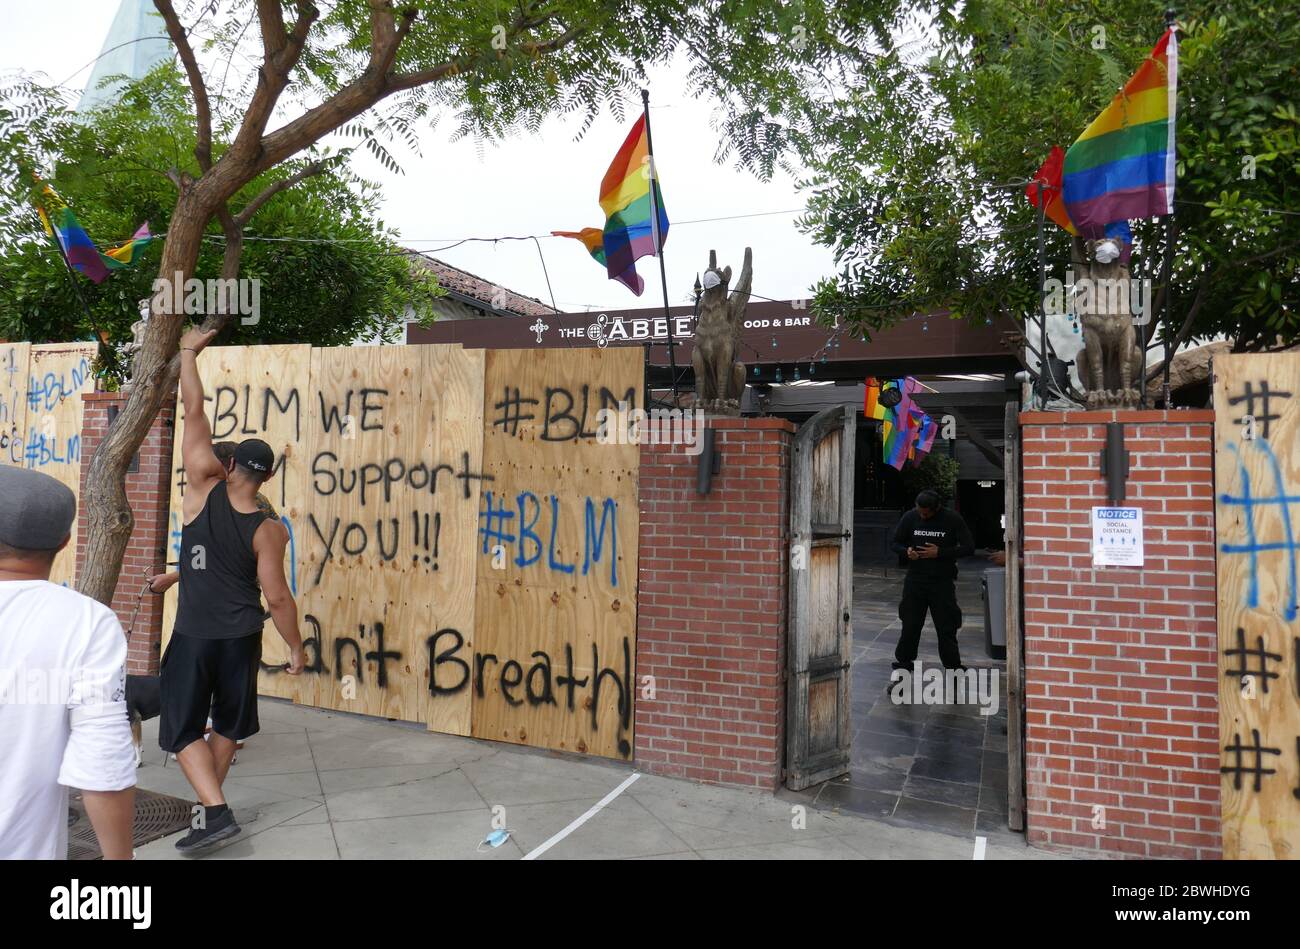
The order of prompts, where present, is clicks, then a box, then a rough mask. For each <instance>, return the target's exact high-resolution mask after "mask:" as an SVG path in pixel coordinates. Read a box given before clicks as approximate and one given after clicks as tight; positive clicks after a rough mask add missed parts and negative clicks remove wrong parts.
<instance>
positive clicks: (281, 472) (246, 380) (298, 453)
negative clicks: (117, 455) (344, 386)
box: [163, 345, 316, 704]
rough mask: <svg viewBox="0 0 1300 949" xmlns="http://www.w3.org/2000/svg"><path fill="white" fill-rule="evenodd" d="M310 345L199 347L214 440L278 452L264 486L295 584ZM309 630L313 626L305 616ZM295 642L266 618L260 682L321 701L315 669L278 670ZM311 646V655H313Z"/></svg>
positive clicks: (175, 478) (178, 519) (175, 554)
mask: <svg viewBox="0 0 1300 949" xmlns="http://www.w3.org/2000/svg"><path fill="white" fill-rule="evenodd" d="M311 353H312V350H311V347H310V346H297V345H285V346H221V347H212V348H210V349H206V350H204V351H203V352H202V353H200V354H199V357H198V365H199V375H200V377H201V378H202V379H203V387H204V405H205V407H206V411H207V416H208V422H209V424H210V426H211V429H212V440H213V442H214V443H216V442H220V441H234V442H239V441H243V440H244V439H246V438H260V439H262V440H263V441H265V442H266V443H267V444H269V445H270V446H271V448H272V450H274V452H275V457H276V467H275V472H274V474H273V475H272V477H271V479H270V480H269V481H268V482H267V483H266V486H265V487H264V488H263V491H262V494H263V496H265V497H266V499H267V500H268V501H270V503H271V505H272V506H273V507H274V508H275V509H276V512H277V513H278V514H279V515H280V519H281V522H282V523H283V524H284V525H285V526H286V527H288V528H289V532H290V542H289V547H288V549H287V550H286V551H285V576H286V577H287V578H288V580H289V586H290V589H291V591H293V592H294V593H295V595H296V594H297V593H298V591H299V590H301V580H302V575H303V572H304V567H303V565H302V563H301V553H300V552H301V549H302V539H303V533H304V530H305V529H306V522H305V517H306V512H305V508H304V506H303V499H304V498H305V497H306V492H307V478H308V473H307V471H308V464H309V458H308V456H307V455H308V453H307V435H308V431H309V415H310V413H311V411H312V405H311V403H310V401H309V399H310V374H311ZM184 433H185V409H184V406H182V405H179V404H178V406H177V420H176V437H175V441H174V446H173V454H172V471H171V506H170V514H169V525H170V527H169V533H168V548H167V549H168V555H167V561H168V569H169V570H175V569H176V565H177V563H178V562H179V558H180V555H181V549H180V540H181V534H180V531H181V525H182V523H183V517H182V513H181V501H182V499H183V497H184V493H185V466H184V464H183V462H182V452H181V446H182V445H183V444H184ZM177 594H178V589H177V587H172V588H171V589H170V590H169V591H168V592H167V596H166V600H165V602H164V604H163V645H164V647H165V646H166V642H167V640H168V639H169V638H170V637H171V633H172V627H173V625H174V623H175V618H176V597H177ZM299 628H300V631H301V632H302V634H303V636H304V638H306V637H307V636H309V635H310V633H311V630H310V627H309V626H308V625H306V624H304V623H302V622H301V621H300V624H299ZM288 655H289V653H288V649H287V647H286V646H285V645H284V640H283V639H281V638H280V634H279V633H278V632H277V631H276V629H275V624H274V623H271V622H269V621H268V622H267V624H266V627H265V629H264V631H263V640H262V673H261V675H260V676H259V680H258V688H259V691H260V692H261V693H262V694H263V695H275V696H279V697H281V698H291V699H294V700H295V701H299V702H304V703H306V704H315V700H316V694H315V688H316V684H315V682H314V680H311V679H309V678H308V677H300V678H297V679H295V678H293V677H290V676H286V675H283V674H281V673H280V672H279V666H280V665H282V664H283V663H284V662H285V660H286V659H288ZM310 658H311V656H310V651H309V654H308V659H309V661H310Z"/></svg>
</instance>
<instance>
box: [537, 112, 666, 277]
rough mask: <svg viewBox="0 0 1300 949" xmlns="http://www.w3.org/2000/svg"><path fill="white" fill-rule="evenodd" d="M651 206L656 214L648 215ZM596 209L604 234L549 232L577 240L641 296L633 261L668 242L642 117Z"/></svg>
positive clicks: (606, 179)
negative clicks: (601, 215) (602, 216)
mask: <svg viewBox="0 0 1300 949" xmlns="http://www.w3.org/2000/svg"><path fill="white" fill-rule="evenodd" d="M652 187H653V188H654V193H653V197H652V195H651V190H650V189H651V188H652ZM652 205H653V206H654V207H656V208H657V209H658V212H659V213H658V214H654V213H652V210H651V208H652ZM600 206H601V209H602V210H604V212H605V227H604V230H598V229H597V228H594V227H585V228H583V229H582V230H581V231H551V233H552V234H554V235H555V236H556V237H572V238H573V239H575V240H579V241H581V242H582V244H583V246H584V247H586V248H587V253H589V254H591V256H592V257H593V258H594V259H595V260H596V261H597V263H601V264H604V265H605V272H606V273H607V274H609V279H611V280H617V281H618V282H619V283H621V284H623V285H624V286H625V287H627V288H628V289H629V290H631V291H632V292H633V293H635V294H636V295H637V296H640V295H641V292H642V291H643V290H644V289H645V282H644V281H643V280H642V279H641V277H640V275H639V274H638V273H637V272H636V261H637V260H639V259H640V258H642V257H653V256H655V255H656V254H658V253H659V252H660V251H662V250H663V246H664V240H665V239H666V238H667V237H668V212H667V211H665V210H664V198H663V194H662V193H661V192H660V191H659V180H658V174H657V173H656V172H655V169H654V159H653V156H651V154H650V140H649V136H648V134H647V132H646V124H645V116H644V115H642V116H641V117H640V118H639V119H637V120H636V124H635V125H633V126H632V131H630V132H629V133H628V135H627V138H626V139H624V140H623V144H622V146H621V147H620V148H619V150H618V153H617V154H616V155H615V156H614V160H613V161H612V162H610V164H609V169H608V170H607V171H606V172H605V177H604V178H603V179H601V182H600Z"/></svg>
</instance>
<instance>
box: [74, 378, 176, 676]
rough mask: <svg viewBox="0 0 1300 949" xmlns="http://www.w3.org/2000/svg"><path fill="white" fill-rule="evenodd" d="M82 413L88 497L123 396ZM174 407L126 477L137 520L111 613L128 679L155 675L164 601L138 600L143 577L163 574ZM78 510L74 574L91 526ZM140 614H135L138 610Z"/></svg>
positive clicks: (170, 404) (87, 399)
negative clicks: (94, 462)
mask: <svg viewBox="0 0 1300 949" xmlns="http://www.w3.org/2000/svg"><path fill="white" fill-rule="evenodd" d="M82 401H83V402H84V404H85V412H84V416H83V420H82V423H81V458H82V465H81V494H80V497H81V498H84V497H85V496H86V491H85V489H86V474H87V471H88V470H89V468H90V459H91V458H93V457H94V454H95V450H96V449H97V448H98V447H99V443H100V442H101V441H103V439H104V434H105V432H107V431H108V420H109V411H110V408H113V407H115V408H117V409H119V410H120V409H121V408H122V406H123V405H125V404H126V394H125V393H122V392H95V393H92V394H87V395H83V396H82ZM175 416H176V402H175V400H174V399H168V400H167V401H166V402H164V403H163V406H162V408H161V409H160V410H159V412H158V416H157V417H156V418H155V419H154V421H153V424H152V425H151V426H150V427H149V434H148V435H146V436H145V440H144V443H143V444H142V445H141V446H140V453H139V454H140V463H139V465H138V470H136V471H133V472H129V473H128V474H127V476H126V496H127V500H128V501H130V503H131V511H132V513H133V514H134V515H135V527H134V529H133V530H132V532H131V539H130V541H128V542H127V546H126V554H125V556H124V558H123V560H122V574H121V577H120V578H119V579H118V581H117V591H116V592H115V593H114V595H113V609H114V610H115V611H116V612H117V615H118V618H119V619H120V620H121V621H122V628H123V629H124V630H127V631H131V629H132V627H131V622H132V617H133V616H134V618H135V625H134V632H133V633H132V635H131V646H130V649H129V651H128V652H127V661H126V671H127V672H128V673H130V674H132V675H152V674H154V673H156V672H157V671H158V647H159V643H160V642H161V640H162V597H160V596H154V595H153V594H150V593H146V594H145V595H144V597H143V598H141V597H140V588H141V587H142V586H143V584H144V575H145V571H149V572H151V573H152V572H158V571H161V570H164V569H166V567H164V564H165V562H166V559H167V556H166V552H167V508H168V504H169V502H170V498H171V467H172V434H173V432H174V431H175ZM77 507H78V510H77V569H78V572H80V569H81V564H82V563H83V562H84V560H85V556H86V550H85V544H86V536H87V533H88V531H89V526H88V524H87V520H86V506H85V505H84V504H80V503H79V504H78V506H77ZM137 606H138V607H139V613H138V614H137V613H136V607H137Z"/></svg>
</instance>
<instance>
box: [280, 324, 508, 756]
mask: <svg viewBox="0 0 1300 949" xmlns="http://www.w3.org/2000/svg"><path fill="white" fill-rule="evenodd" d="M312 359H313V361H312V389H313V412H312V421H311V425H310V428H311V434H310V437H311V445H312V448H311V463H310V465H309V472H310V474H309V490H308V495H307V500H306V509H307V527H306V532H305V541H304V544H303V552H304V553H303V556H304V564H305V567H306V571H305V574H304V579H303V595H302V598H301V601H300V608H301V610H302V613H303V615H304V620H305V621H306V622H308V623H309V624H311V625H312V628H313V629H315V628H316V627H319V630H320V633H319V635H320V641H321V644H322V645H321V651H320V652H321V654H320V668H319V670H318V671H317V672H316V673H314V675H315V677H316V680H317V682H318V683H319V704H320V705H322V706H323V707H327V708H336V709H342V710H346V711H351V712H359V713H363V714H369V715H382V716H385V717H388V718H395V719H403V720H406V721H422V720H425V719H426V717H429V716H432V717H431V718H429V719H428V720H430V721H431V722H436V723H437V727H438V728H439V729H440V730H447V731H454V732H457V733H460V734H464V733H466V732H467V731H468V727H469V716H470V711H469V704H470V702H471V698H470V692H469V689H468V687H467V685H461V686H460V687H459V688H452V686H453V685H455V682H456V679H457V678H459V677H458V676H456V675H454V674H453V670H452V669H451V667H454V666H455V665H456V663H455V662H454V661H453V660H452V658H446V660H445V661H444V662H442V663H441V664H440V667H439V671H440V673H441V674H440V675H439V677H438V679H437V680H436V681H437V682H438V683H439V684H440V685H439V687H440V688H446V689H447V690H448V691H446V692H445V693H439V695H438V696H436V697H434V696H431V694H430V684H431V683H430V678H429V674H430V652H431V650H436V652H437V653H439V654H444V653H446V652H447V650H448V649H450V648H451V647H452V646H453V645H454V644H455V640H456V638H457V637H458V636H459V637H461V638H463V639H464V644H463V645H462V646H461V647H460V649H461V651H463V652H468V650H469V649H472V645H471V643H472V639H473V623H474V615H473V602H472V589H473V583H472V577H473V550H474V548H473V534H474V523H475V519H476V515H477V511H478V481H479V478H480V475H481V472H480V470H479V453H480V451H481V447H480V445H481V439H482V434H481V424H480V422H479V413H480V412H481V409H480V408H479V406H481V404H482V398H483V395H482V393H483V389H482V386H483V382H482V379H483V376H482V369H481V365H482V363H481V359H482V355H481V354H470V353H467V352H465V351H462V350H461V349H460V347H459V346H454V347H453V346H438V347H433V346H418V347H386V346H366V347H355V348H341V349H325V350H317V351H315V352H313V354H312ZM453 655H454V653H453ZM462 661H463V660H462ZM435 698H436V699H437V700H436V701H435Z"/></svg>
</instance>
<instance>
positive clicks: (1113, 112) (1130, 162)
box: [1062, 27, 1178, 238]
mask: <svg viewBox="0 0 1300 949" xmlns="http://www.w3.org/2000/svg"><path fill="white" fill-rule="evenodd" d="M1177 99H1178V36H1177V33H1176V31H1175V30H1174V28H1173V27H1170V28H1169V29H1167V30H1165V33H1164V35H1163V36H1162V37H1160V41H1159V42H1158V43H1156V45H1155V48H1154V49H1152V50H1151V55H1149V56H1148V57H1147V58H1146V61H1145V62H1143V63H1142V65H1141V66H1139V67H1138V70H1137V72H1135V73H1134V74H1133V76H1132V78H1131V79H1129V81H1128V82H1127V83H1125V85H1124V88H1123V89H1121V90H1120V91H1119V93H1118V94H1116V96H1115V98H1114V99H1113V100H1112V101H1111V103H1110V105H1108V106H1107V107H1106V108H1105V109H1104V110H1102V113H1101V115H1099V116H1097V118H1096V119H1094V120H1093V122H1092V124H1091V125H1089V126H1088V127H1087V128H1086V129H1084V131H1083V134H1082V135H1080V136H1079V138H1078V139H1077V140H1076V141H1075V143H1074V144H1073V145H1071V146H1070V149H1069V151H1067V152H1066V153H1065V165H1064V177H1063V180H1062V188H1063V192H1064V199H1065V209H1066V211H1067V212H1068V213H1069V219H1070V221H1071V222H1073V224H1074V226H1075V227H1076V228H1077V229H1078V231H1079V233H1080V234H1081V235H1082V236H1083V237H1085V238H1099V237H1102V236H1104V235H1105V233H1106V225H1108V224H1113V223H1114V222H1116V221H1127V220H1130V219H1132V218H1148V217H1157V216H1160V215H1165V214H1172V213H1173V211H1174V176H1175V167H1174V166H1175V162H1176V159H1177V154H1176V150H1175V148H1174V130H1175V126H1176V124H1177V122H1176V119H1177Z"/></svg>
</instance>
